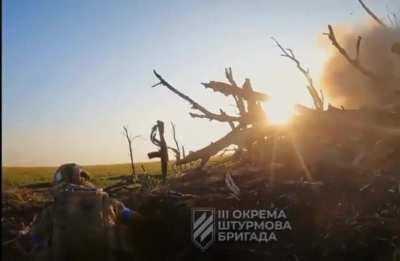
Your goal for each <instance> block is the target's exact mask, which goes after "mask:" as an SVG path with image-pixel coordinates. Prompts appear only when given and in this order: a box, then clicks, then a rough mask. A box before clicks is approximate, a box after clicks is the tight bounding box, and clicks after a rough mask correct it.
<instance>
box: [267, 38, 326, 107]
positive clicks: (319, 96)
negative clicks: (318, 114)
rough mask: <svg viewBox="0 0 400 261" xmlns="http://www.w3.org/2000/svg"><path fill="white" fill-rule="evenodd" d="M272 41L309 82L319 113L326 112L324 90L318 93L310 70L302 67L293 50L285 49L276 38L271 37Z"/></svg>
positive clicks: (308, 87) (309, 90) (309, 88)
mask: <svg viewBox="0 0 400 261" xmlns="http://www.w3.org/2000/svg"><path fill="white" fill-rule="evenodd" d="M271 39H272V41H274V42H275V44H276V46H277V47H278V48H279V49H280V50H281V51H282V54H281V55H282V56H283V57H286V58H288V59H290V60H292V61H293V62H294V63H295V64H296V67H297V69H299V71H300V72H301V73H302V74H303V75H304V77H305V78H306V80H307V82H308V85H307V90H308V92H309V94H310V95H311V97H312V99H313V102H314V106H315V108H316V109H317V110H319V111H323V110H324V95H323V92H322V90H320V91H319V93H318V92H317V90H316V88H315V86H314V82H313V79H312V77H311V75H310V70H309V69H308V68H307V69H305V68H304V67H303V66H302V65H301V63H300V61H299V60H298V59H297V58H296V56H295V54H294V52H293V50H292V49H290V48H283V47H282V45H281V44H280V43H279V42H278V41H277V40H276V39H275V38H274V37H271Z"/></svg>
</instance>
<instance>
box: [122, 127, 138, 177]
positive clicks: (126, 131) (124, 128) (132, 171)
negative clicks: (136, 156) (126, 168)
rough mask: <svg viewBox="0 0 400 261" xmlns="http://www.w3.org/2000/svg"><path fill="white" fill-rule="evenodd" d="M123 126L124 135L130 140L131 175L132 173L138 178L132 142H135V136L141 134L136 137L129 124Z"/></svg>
mask: <svg viewBox="0 0 400 261" xmlns="http://www.w3.org/2000/svg"><path fill="white" fill-rule="evenodd" d="M122 128H123V130H124V136H125V137H126V140H127V141H128V146H129V156H130V158H131V175H132V178H135V179H137V175H136V171H135V165H134V163H133V151H132V142H133V140H134V139H135V138H137V137H139V135H138V136H135V137H132V136H131V135H130V134H129V130H128V126H123V127H122Z"/></svg>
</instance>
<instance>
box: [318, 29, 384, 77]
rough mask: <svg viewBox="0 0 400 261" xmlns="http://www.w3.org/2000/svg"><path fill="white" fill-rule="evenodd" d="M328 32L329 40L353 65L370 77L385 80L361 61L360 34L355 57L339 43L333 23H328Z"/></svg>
mask: <svg viewBox="0 0 400 261" xmlns="http://www.w3.org/2000/svg"><path fill="white" fill-rule="evenodd" d="M328 30H329V32H328V33H325V35H327V36H328V38H329V40H330V41H331V44H332V45H333V46H334V47H335V48H336V49H337V50H338V51H339V53H340V54H341V55H342V56H343V57H344V58H345V59H346V60H347V61H348V62H349V63H350V64H351V65H352V66H354V67H355V68H356V69H357V70H358V71H360V72H361V73H362V74H363V75H365V76H366V77H368V78H369V79H371V80H373V81H384V79H383V78H382V77H380V76H378V75H376V74H375V73H374V72H372V71H370V70H368V69H367V68H365V67H364V66H363V65H362V64H361V63H360V46H361V40H362V38H361V36H358V38H357V43H356V55H355V57H354V58H352V57H350V55H349V54H348V52H347V51H346V50H345V49H344V48H343V47H342V46H341V45H340V44H339V42H338V41H337V38H336V35H335V31H334V30H333V27H332V26H331V25H328Z"/></svg>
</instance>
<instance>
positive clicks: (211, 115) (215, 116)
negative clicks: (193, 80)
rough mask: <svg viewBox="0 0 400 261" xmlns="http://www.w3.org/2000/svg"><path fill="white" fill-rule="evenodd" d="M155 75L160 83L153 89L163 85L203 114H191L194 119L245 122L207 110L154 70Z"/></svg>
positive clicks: (239, 118)
mask: <svg viewBox="0 0 400 261" xmlns="http://www.w3.org/2000/svg"><path fill="white" fill-rule="evenodd" d="M153 72H154V75H155V76H156V77H157V78H158V80H159V81H160V82H159V83H157V84H155V85H153V87H156V86H158V85H163V86H165V87H166V88H168V89H169V90H170V91H172V92H173V93H175V94H176V95H178V96H179V97H181V98H182V99H184V100H186V101H187V102H189V103H190V104H191V105H192V109H194V110H198V111H200V112H201V113H203V114H202V115H201V116H200V114H195V113H190V115H191V116H192V117H197V118H206V119H209V120H216V121H220V122H243V120H244V118H241V117H237V116H229V115H226V114H225V115H224V114H216V113H212V112H210V111H208V110H207V109H206V108H204V107H203V106H201V105H200V104H198V103H197V102H195V101H194V100H193V99H192V98H190V97H189V96H187V95H185V94H183V93H182V92H180V91H178V90H177V89H175V88H174V87H173V86H172V85H171V84H169V83H168V82H167V81H166V80H164V78H163V77H162V76H161V75H160V74H158V73H157V72H156V71H155V70H153Z"/></svg>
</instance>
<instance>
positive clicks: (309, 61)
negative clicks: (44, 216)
mask: <svg viewBox="0 0 400 261" xmlns="http://www.w3.org/2000/svg"><path fill="white" fill-rule="evenodd" d="M365 2H366V3H367V4H368V6H369V7H370V8H371V9H373V10H374V11H375V12H376V13H378V14H380V15H381V16H384V15H386V14H387V12H388V11H392V10H394V11H398V10H399V8H400V7H399V5H400V4H399V3H398V2H397V0H384V1H381V0H379V1H378V0H365ZM2 3H3V15H2V17H3V18H2V19H3V21H2V26H3V28H2V29H3V30H2V34H3V35H2V43H3V44H2V46H3V48H2V56H3V64H2V76H3V77H2V86H3V88H2V130H3V131H2V155H3V162H2V165H3V166H56V165H60V164H62V163H65V162H77V163H80V164H83V165H93V164H113V163H125V162H129V152H128V147H127V143H126V140H125V138H124V136H123V135H122V126H123V125H128V127H129V129H130V131H131V133H132V135H141V137H139V138H137V139H135V140H134V144H133V146H134V148H133V149H134V158H135V160H136V161H147V160H148V159H147V153H148V152H150V151H153V150H155V149H156V147H154V145H153V144H152V143H151V142H150V140H149V135H150V129H151V127H152V126H153V125H154V124H155V123H156V121H157V120H163V121H164V122H165V123H166V128H167V129H166V136H167V141H169V142H171V141H172V140H171V136H172V133H171V128H170V122H171V121H172V122H174V123H175V125H176V131H177V133H176V134H177V138H178V141H179V142H180V143H181V144H183V145H184V146H185V149H186V151H191V150H196V149H199V148H201V147H202V146H205V145H208V144H209V143H210V142H212V141H215V140H216V139H218V138H219V137H221V136H223V135H224V134H225V133H226V132H227V131H228V130H229V126H228V125H227V124H223V123H218V122H210V121H208V120H202V119H192V118H190V116H189V114H188V113H189V111H190V106H189V105H188V104H187V103H186V102H185V101H183V100H181V99H180V98H179V97H177V96H175V95H174V94H173V93H171V92H169V91H168V90H167V89H166V88H163V87H160V86H159V87H156V88H151V86H152V85H153V84H155V83H157V81H156V79H155V77H154V75H153V74H152V70H153V69H156V70H157V71H158V72H159V73H160V74H161V75H163V76H164V78H166V79H167V80H168V81H169V82H170V83H171V84H173V85H174V86H175V87H177V88H178V89H180V90H181V91H183V92H184V93H186V94H188V95H189V96H191V97H192V98H194V99H195V100H196V101H197V102H199V103H200V104H202V105H203V106H205V107H207V108H209V109H210V110H213V111H218V110H219V108H224V110H225V111H227V112H230V113H234V112H235V108H234V106H233V100H231V99H229V98H228V97H225V96H223V95H218V94H215V93H213V92H212V91H210V90H206V89H204V88H203V87H202V85H201V84H200V83H201V82H208V81H211V80H218V81H223V80H225V79H224V68H225V67H232V70H233V73H234V77H235V79H236V81H237V82H238V83H240V84H241V83H243V81H244V79H245V78H250V80H251V83H252V86H253V88H254V89H256V90H259V91H263V92H266V93H268V94H269V95H270V96H271V99H270V101H269V102H268V104H266V105H265V107H266V110H267V113H268V110H270V112H269V113H270V114H271V115H273V114H274V110H277V111H279V110H290V109H291V108H292V106H293V104H295V103H302V104H305V105H311V99H310V98H309V97H308V95H307V93H306V89H305V86H306V82H305V80H304V78H303V77H302V75H301V74H300V73H299V72H298V71H297V70H296V68H295V66H294V65H293V64H292V63H291V62H290V61H288V60H287V59H285V58H284V57H281V56H280V51H279V50H278V49H277V48H276V46H274V44H273V42H272V41H271V39H270V37H271V36H273V37H275V38H277V39H278V40H279V41H280V42H281V43H282V44H283V45H284V46H287V47H290V48H292V49H293V50H294V51H295V53H296V54H297V56H298V58H299V59H300V60H301V61H302V63H303V64H304V65H305V66H307V67H309V68H310V71H311V75H312V76H313V77H314V78H315V79H316V80H318V78H319V76H320V74H321V72H322V70H323V66H324V61H326V56H327V53H326V50H324V48H323V47H321V45H323V44H321V42H323V41H327V39H325V38H324V37H323V35H322V33H324V32H326V31H327V25H328V24H332V25H340V24H356V23H361V22H365V21H366V20H367V19H368V16H367V15H366V14H365V13H364V11H363V10H362V8H361V7H360V6H359V4H358V2H357V1H356V0H324V1H317V0H309V1H289V0H281V1H272V0H271V1H269V0H264V1H258V0H252V1H239V0H237V1H235V0H229V1H228V0H225V1H222V0H220V1H211V0H210V1H194V0H186V1H184V0H181V1H178V0H172V1H138V0H126V1H122V0H117V1H103V0H96V1H91V0H85V1H80V0H68V1H67V0H63V1H52V0H48V1H46V0H37V1H28V0H5V1H2ZM286 105H287V106H286ZM271 111H272V112H271Z"/></svg>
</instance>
